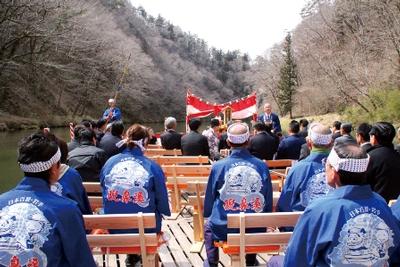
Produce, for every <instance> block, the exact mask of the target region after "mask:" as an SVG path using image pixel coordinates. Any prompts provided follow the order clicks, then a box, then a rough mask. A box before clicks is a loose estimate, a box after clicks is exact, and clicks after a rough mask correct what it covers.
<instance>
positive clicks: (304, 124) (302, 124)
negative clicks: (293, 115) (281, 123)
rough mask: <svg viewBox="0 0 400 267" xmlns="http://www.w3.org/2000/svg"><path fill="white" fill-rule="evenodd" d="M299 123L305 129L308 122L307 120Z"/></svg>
mask: <svg viewBox="0 0 400 267" xmlns="http://www.w3.org/2000/svg"><path fill="white" fill-rule="evenodd" d="M299 123H300V125H301V126H302V127H304V128H306V127H307V126H308V120H307V119H301V120H300V122H299Z"/></svg>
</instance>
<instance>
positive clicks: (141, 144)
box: [133, 139, 145, 152]
mask: <svg viewBox="0 0 400 267" xmlns="http://www.w3.org/2000/svg"><path fill="white" fill-rule="evenodd" d="M133 143H134V144H135V145H137V146H138V147H139V148H140V150H142V152H144V150H145V148H144V146H143V139H140V140H137V141H136V140H135V141H133Z"/></svg>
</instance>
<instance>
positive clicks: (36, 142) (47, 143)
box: [17, 132, 58, 183]
mask: <svg viewBox="0 0 400 267" xmlns="http://www.w3.org/2000/svg"><path fill="white" fill-rule="evenodd" d="M57 150H58V145H57V143H56V142H55V141H52V140H50V139H49V138H48V137H46V135H45V134H44V133H42V132H38V133H34V134H31V135H29V136H27V137H25V138H23V139H22V140H21V141H20V142H19V145H18V160H17V161H18V162H19V163H21V164H31V163H34V162H39V161H48V160H49V159H51V158H52V157H53V156H54V154H55V153H56V152H57ZM24 174H25V176H28V177H36V178H41V179H43V180H45V181H46V182H47V183H49V182H50V181H49V180H50V170H46V171H43V172H36V173H33V172H24Z"/></svg>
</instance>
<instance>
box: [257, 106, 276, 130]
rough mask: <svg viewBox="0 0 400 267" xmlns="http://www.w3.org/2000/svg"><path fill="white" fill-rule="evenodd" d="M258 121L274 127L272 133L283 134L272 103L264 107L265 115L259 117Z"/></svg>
mask: <svg viewBox="0 0 400 267" xmlns="http://www.w3.org/2000/svg"><path fill="white" fill-rule="evenodd" d="M257 121H260V122H263V123H264V124H270V125H272V132H273V133H275V134H278V133H280V132H282V129H281V122H280V121H279V117H278V115H276V114H275V113H273V112H272V108H271V104H270V103H266V104H265V105H264V113H263V114H261V115H260V116H258V117H257Z"/></svg>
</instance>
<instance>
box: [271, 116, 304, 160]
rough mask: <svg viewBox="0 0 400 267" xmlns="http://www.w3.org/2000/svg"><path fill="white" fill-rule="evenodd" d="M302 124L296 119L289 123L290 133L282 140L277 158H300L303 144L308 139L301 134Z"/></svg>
mask: <svg viewBox="0 0 400 267" xmlns="http://www.w3.org/2000/svg"><path fill="white" fill-rule="evenodd" d="M299 131H300V124H299V122H298V121H296V120H292V121H291V122H290V123H289V130H288V132H289V135H288V136H286V137H285V138H284V139H282V141H281V142H280V144H279V146H278V152H277V155H276V159H294V160H298V159H299V156H300V149H301V146H302V145H303V144H304V143H305V142H306V140H305V139H304V138H303V137H301V136H299V134H298V133H299Z"/></svg>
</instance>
